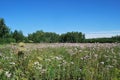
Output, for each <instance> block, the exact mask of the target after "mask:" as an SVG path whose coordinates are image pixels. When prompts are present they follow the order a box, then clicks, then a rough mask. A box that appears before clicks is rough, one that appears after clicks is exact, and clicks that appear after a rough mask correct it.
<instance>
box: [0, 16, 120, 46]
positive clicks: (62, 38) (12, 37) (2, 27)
mask: <svg viewBox="0 0 120 80" xmlns="http://www.w3.org/2000/svg"><path fill="white" fill-rule="evenodd" d="M18 42H25V43H115V42H117V43H119V42H120V36H119V35H116V36H113V37H111V38H93V39H86V38H85V34H83V33H82V32H66V33H64V34H61V35H60V34H57V33H55V32H44V31H42V30H37V31H36V32H33V33H30V34H28V36H24V34H23V32H22V31H19V30H14V31H11V29H10V28H9V27H8V26H7V25H6V24H5V21H4V19H3V18H0V44H4V43H18Z"/></svg>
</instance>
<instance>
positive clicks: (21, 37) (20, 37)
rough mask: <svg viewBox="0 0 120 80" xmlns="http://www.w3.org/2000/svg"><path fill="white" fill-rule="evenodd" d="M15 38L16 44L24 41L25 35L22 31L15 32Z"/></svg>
mask: <svg viewBox="0 0 120 80" xmlns="http://www.w3.org/2000/svg"><path fill="white" fill-rule="evenodd" d="M13 38H14V39H15V40H16V42H21V41H24V35H23V33H22V31H18V30H15V31H14V32H13Z"/></svg>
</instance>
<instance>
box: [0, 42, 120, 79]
mask: <svg viewBox="0 0 120 80" xmlns="http://www.w3.org/2000/svg"><path fill="white" fill-rule="evenodd" d="M81 45H83V46H81ZM45 46H47V47H45ZM0 80H120V45H119V44H99V43H96V44H74V43H71V44H59V43H57V44H25V43H19V44H9V45H0Z"/></svg>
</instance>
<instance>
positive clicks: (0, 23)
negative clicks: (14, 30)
mask: <svg viewBox="0 0 120 80" xmlns="http://www.w3.org/2000/svg"><path fill="white" fill-rule="evenodd" d="M9 32H10V29H9V28H8V27H7V26H6V24H5V22H4V19H0V38H6V37H7V36H8V35H9Z"/></svg>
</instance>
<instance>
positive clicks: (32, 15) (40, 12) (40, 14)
mask: <svg viewBox="0 0 120 80" xmlns="http://www.w3.org/2000/svg"><path fill="white" fill-rule="evenodd" d="M0 17H1V18H4V19H5V22H6V24H7V25H8V26H9V27H10V28H11V30H15V29H17V30H22V31H23V33H24V34H25V35H27V34H28V33H32V32H35V31H36V30H43V31H45V32H56V33H58V34H61V33H66V32H71V31H79V32H83V33H85V35H86V37H87V38H92V37H110V36H114V35H120V0H0Z"/></svg>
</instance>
